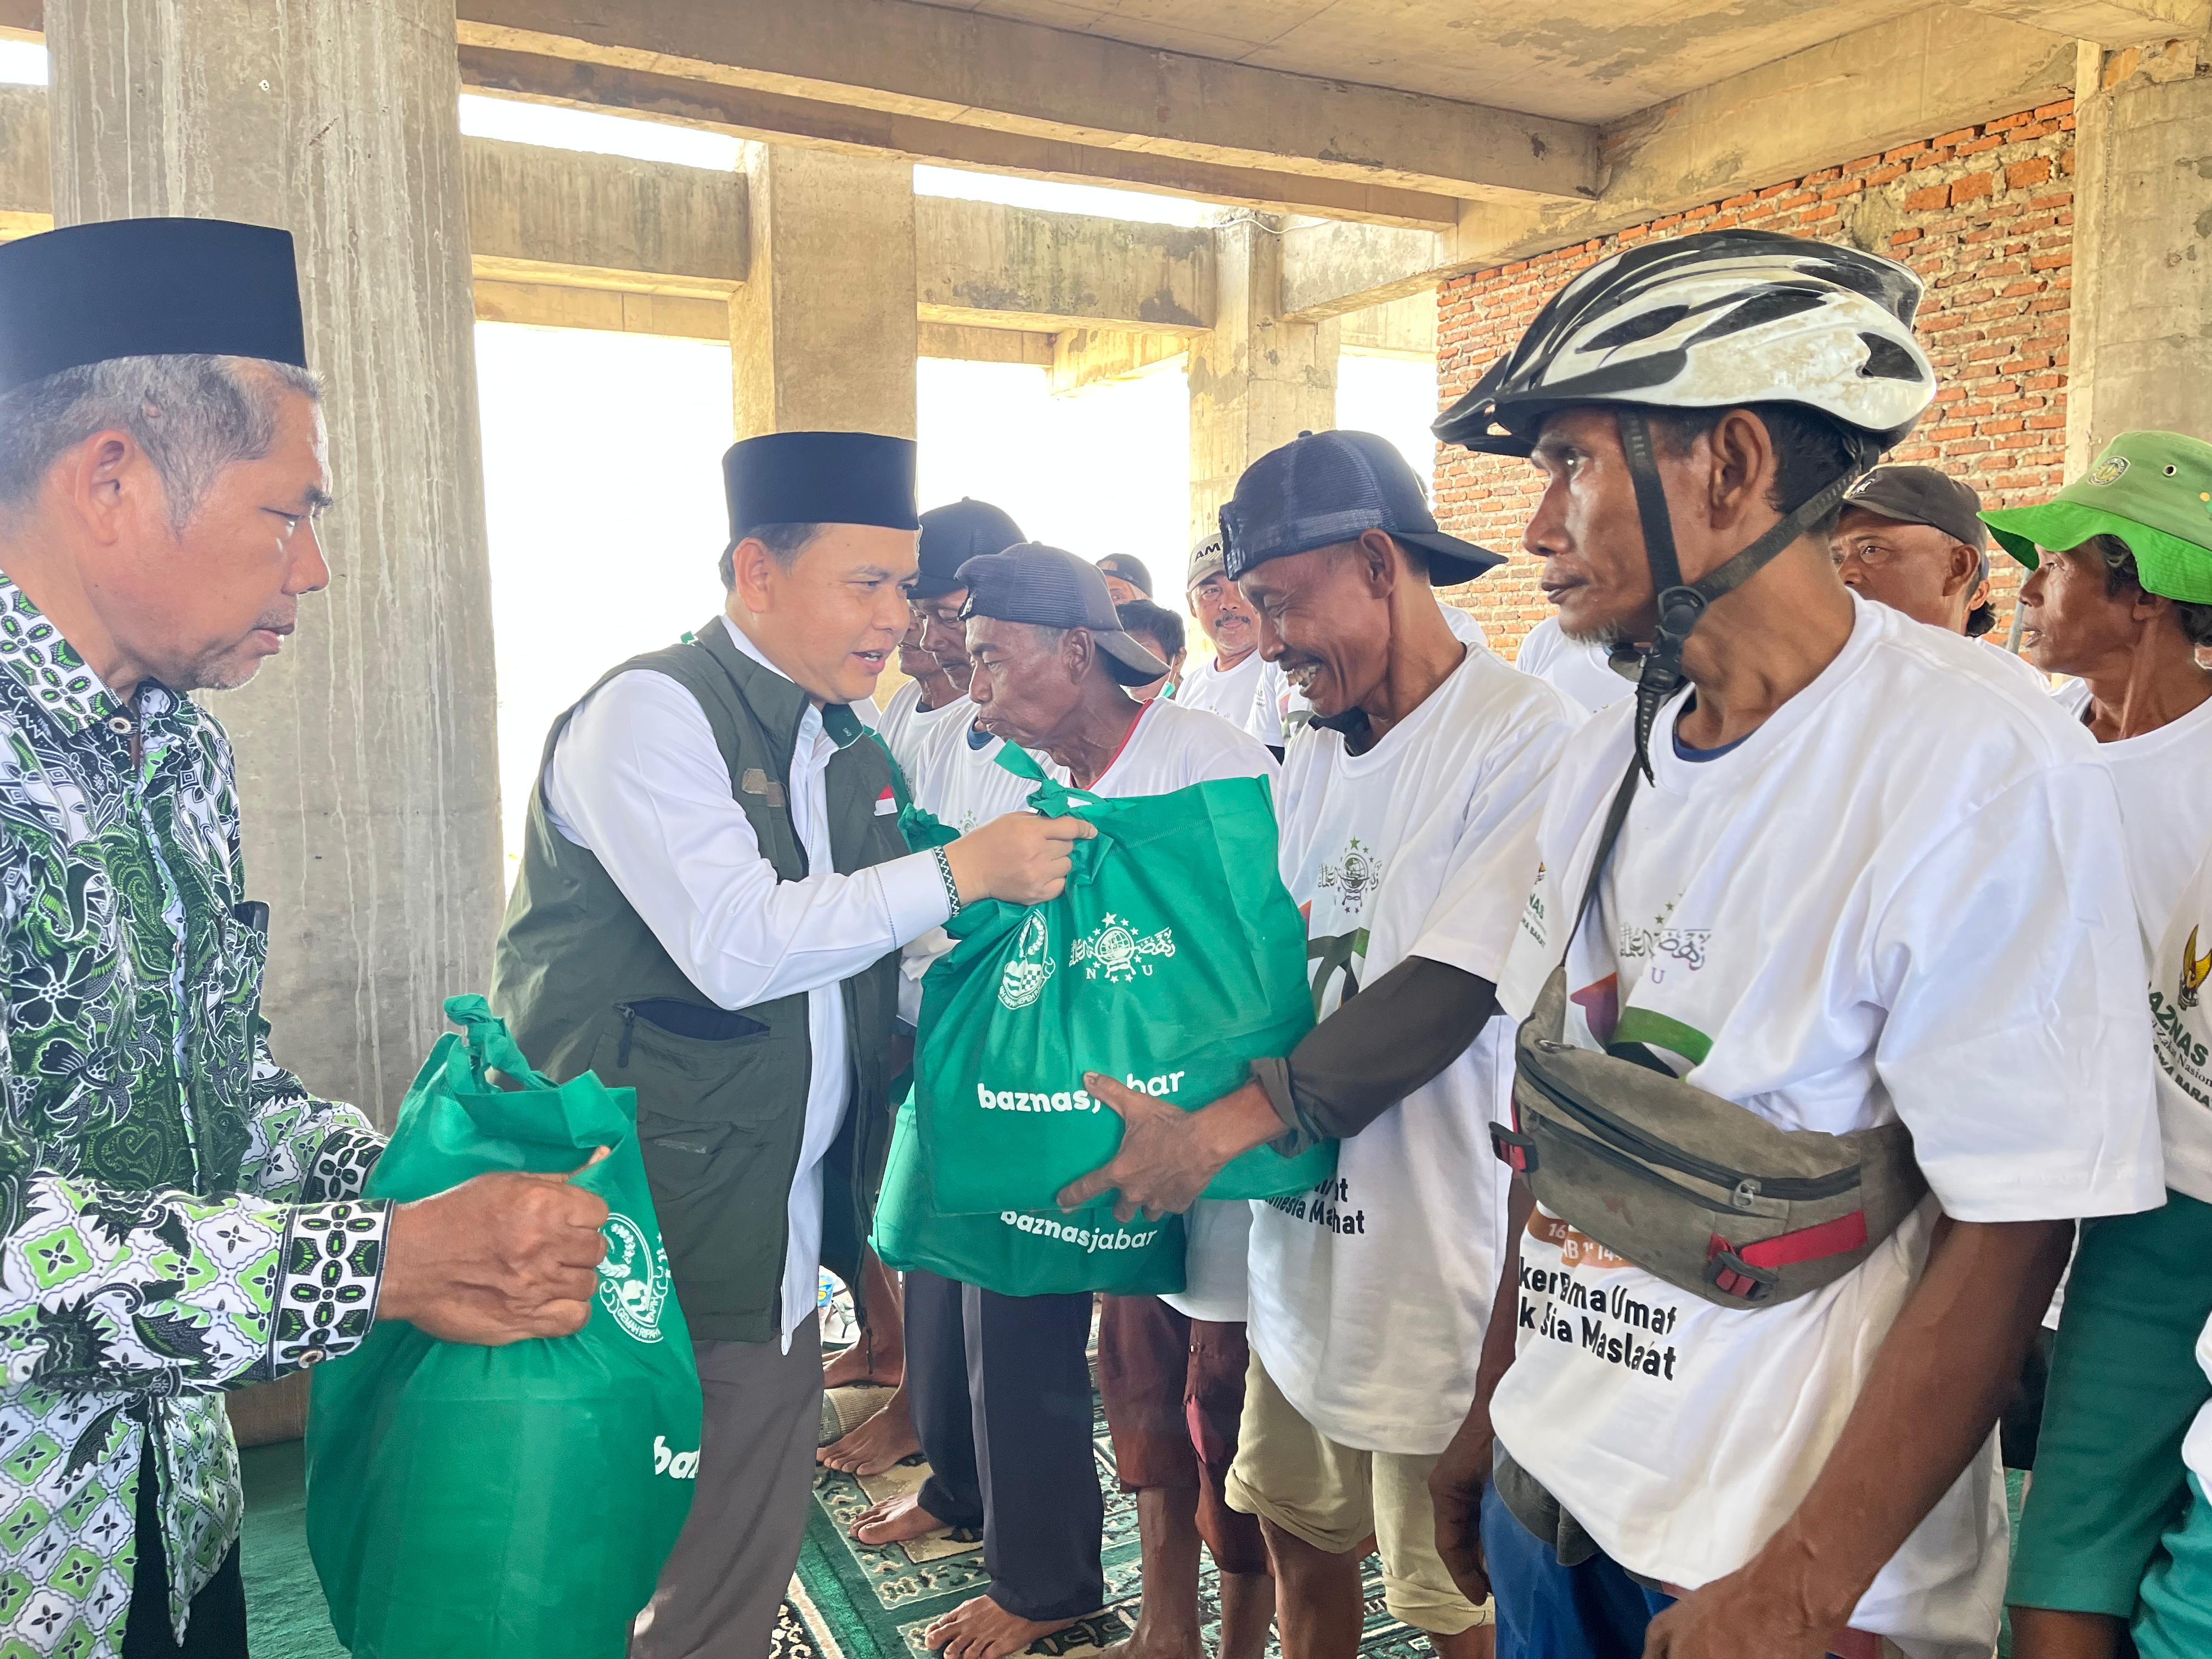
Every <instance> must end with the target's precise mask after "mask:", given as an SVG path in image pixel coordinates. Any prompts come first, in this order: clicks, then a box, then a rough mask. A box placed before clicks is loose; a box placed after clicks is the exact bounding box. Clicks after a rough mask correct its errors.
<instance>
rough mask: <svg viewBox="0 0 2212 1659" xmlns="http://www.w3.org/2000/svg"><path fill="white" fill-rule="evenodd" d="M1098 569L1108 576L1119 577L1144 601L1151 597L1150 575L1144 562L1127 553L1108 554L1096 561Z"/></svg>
mask: <svg viewBox="0 0 2212 1659" xmlns="http://www.w3.org/2000/svg"><path fill="white" fill-rule="evenodd" d="M1098 568H1100V569H1101V570H1103V571H1104V572H1105V573H1106V574H1108V575H1109V576H1119V577H1120V578H1121V580H1123V581H1125V582H1127V583H1128V584H1129V586H1132V587H1133V588H1135V589H1136V590H1137V592H1139V593H1141V594H1143V595H1144V596H1145V597H1146V599H1151V598H1152V572H1151V571H1149V570H1147V569H1146V568H1145V562H1144V561H1143V560H1142V559H1139V558H1137V557H1136V556H1133V555H1132V554H1127V553H1109V554H1108V555H1107V556H1105V557H1104V558H1103V559H1101V560H1099V561H1098Z"/></svg>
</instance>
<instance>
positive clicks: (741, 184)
mask: <svg viewBox="0 0 2212 1659" xmlns="http://www.w3.org/2000/svg"><path fill="white" fill-rule="evenodd" d="M463 165H464V166H465V168H466V171H467V177H468V189H469V237H470V242H471V246H472V248H473V250H474V252H475V255H476V272H477V276H478V277H479V278H483V277H486V276H491V277H501V278H505V279H507V280H510V281H515V282H539V283H544V282H552V283H570V284H574V285H579V286H583V287H594V288H619V289H628V290H629V291H631V292H635V293H648V294H666V295H691V296H694V297H696V298H700V299H706V300H726V298H727V297H728V295H730V293H731V291H732V289H735V288H736V287H737V285H738V283H739V282H740V281H742V280H743V278H744V274H745V262H746V258H747V246H746V217H745V181H744V179H742V178H740V177H738V175H737V174H736V173H714V172H711V171H709V170H708V169H707V168H704V167H672V166H668V165H665V164H662V163H657V162H653V161H633V160H631V159H630V158H629V157H628V156H623V155H585V154H582V153H580V152H578V151H574V150H564V149H547V148H545V147H544V146H543V145H538V144H511V143H501V142H500V141H498V140H496V139H492V138H469V139H465V141H464V155H463Z"/></svg>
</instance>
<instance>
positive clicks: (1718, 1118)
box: [1491, 761, 1928, 1309]
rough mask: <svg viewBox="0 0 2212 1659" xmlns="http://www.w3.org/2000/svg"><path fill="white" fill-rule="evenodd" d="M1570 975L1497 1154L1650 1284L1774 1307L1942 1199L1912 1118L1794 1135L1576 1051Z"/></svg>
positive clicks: (1558, 978)
mask: <svg viewBox="0 0 2212 1659" xmlns="http://www.w3.org/2000/svg"><path fill="white" fill-rule="evenodd" d="M1638 769H1639V768H1638V763H1636V762H1635V761H1631V762H1630V763H1629V769H1628V775H1627V776H1626V778H1625V779H1623V780H1622V781H1621V785H1620V790H1619V792H1618V793H1616V794H1615V795H1614V796H1613V805H1612V808H1611V810H1610V811H1609V812H1608V813H1607V817H1606V823H1605V832H1604V834H1603V836H1601V838H1600V840H1599V843H1598V850H1597V857H1596V859H1595V861H1594V862H1593V863H1592V864H1591V866H1590V873H1589V881H1588V883H1587V884H1585V885H1584V887H1583V896H1582V902H1581V903H1580V905H1579V906H1577V909H1576V911H1575V915H1574V921H1573V924H1572V925H1571V927H1569V928H1568V930H1567V939H1568V943H1569V944H1570V945H1571V944H1572V943H1573V939H1574V935H1575V933H1576V932H1577V930H1578V929H1579V928H1580V927H1581V926H1582V924H1583V921H1584V920H1585V918H1586V917H1587V915H1588V914H1589V908H1590V906H1591V903H1592V902H1593V900H1594V899H1595V895H1596V892H1597V884H1598V878H1599V876H1600V874H1601V872H1603V871H1604V869H1605V865H1606V860H1607V859H1608V858H1609V857H1610V856H1611V855H1612V853H1613V844H1614V843H1615V842H1617V841H1619V840H1620V829H1621V825H1622V824H1623V823H1625V822H1626V819H1627V817H1628V804H1629V800H1630V798H1631V797H1632V796H1633V794H1634V793H1635V792H1636V781H1637V774H1638ZM1566 1011H1567V970H1566V964H1565V953H1564V952H1563V953H1562V959H1561V962H1560V965H1559V967H1558V968H1557V969H1553V973H1552V976H1551V978H1550V979H1549V980H1547V981H1546V982H1545V985H1544V990H1543V994H1541V996H1539V997H1538V998H1537V1000H1536V1005H1535V1007H1534V1009H1533V1010H1532V1011H1531V1012H1530V1013H1529V1015H1528V1018H1527V1019H1526V1020H1524V1021H1522V1024H1521V1029H1520V1032H1519V1035H1518V1036H1517V1037H1516V1042H1515V1048H1516V1056H1515V1058H1516V1067H1515V1072H1514V1079H1513V1125H1512V1127H1511V1128H1510V1129H1509V1128H1507V1127H1505V1126H1504V1125H1503V1124H1492V1126H1491V1145H1492V1150H1493V1151H1495V1152H1496V1153H1497V1155H1498V1158H1499V1159H1500V1160H1501V1161H1502V1162H1504V1163H1505V1164H1510V1165H1511V1166H1512V1167H1513V1168H1514V1169H1516V1170H1519V1171H1521V1172H1522V1174H1523V1175H1525V1176H1528V1184H1529V1186H1530V1188H1532V1189H1533V1190H1534V1193H1535V1195H1536V1200H1537V1202H1539V1203H1540V1204H1541V1205H1542V1206H1544V1208H1545V1209H1546V1210H1547V1211H1549V1212H1551V1213H1552V1214H1553V1215H1554V1216H1557V1217H1559V1218H1560V1219H1561V1220H1563V1221H1565V1222H1566V1223H1567V1224H1568V1225H1570V1226H1571V1227H1573V1228H1574V1229H1575V1230H1576V1231H1578V1232H1580V1233H1582V1234H1583V1235H1584V1236H1585V1237H1589V1238H1593V1239H1595V1240H1596V1241H1597V1242H1598V1243H1600V1244H1602V1245H1603V1246H1604V1247H1605V1248H1606V1249H1608V1250H1611V1251H1613V1253H1614V1254H1616V1255H1620V1256H1623V1257H1626V1259H1627V1260H1628V1261H1632V1262H1633V1263H1634V1264H1635V1265H1636V1266H1638V1267H1641V1268H1643V1269H1644V1271H1645V1272H1646V1273H1650V1274H1652V1275H1654V1276H1655V1277H1656V1278H1659V1279H1665V1280H1666V1281H1667V1282H1668V1284H1670V1285H1678V1286H1680V1288H1681V1289H1683V1290H1686V1291H1693V1292H1694V1293H1696V1294H1697V1295H1699V1296H1701V1297H1704V1298H1705V1300H1706V1301H1708V1302H1712V1303H1717V1304H1720V1305H1721V1306H1723V1307H1727V1308H1737V1309H1746V1308H1766V1307H1772V1306H1774V1305H1776V1304H1779V1303H1784V1302H1789V1301H1791V1300H1793V1299H1795V1298H1796V1297H1801V1296H1805V1295H1808V1294H1809V1293H1810V1292H1812V1291H1817V1290H1819V1289H1820V1287H1821V1286H1822V1285H1830V1284H1832V1283H1834V1282H1835V1281H1836V1280H1837V1279H1841V1278H1842V1277H1843V1276H1844V1274H1845V1273H1849V1272H1850V1271H1851V1269H1852V1268H1854V1267H1857V1266H1858V1265H1859V1263H1861V1262H1862V1261H1865V1260H1866V1259H1867V1257H1868V1256H1869V1255H1872V1254H1873V1252H1874V1249H1875V1246H1877V1245H1878V1244H1880V1243H1881V1242H1882V1241H1883V1240H1884V1239H1886V1238H1887V1237H1889V1236H1890V1234H1892V1233H1893V1232H1895V1231H1897V1229H1898V1228H1899V1226H1900V1225H1903V1223H1904V1221H1905V1217H1907V1216H1908V1215H1910V1214H1911V1213H1912V1211H1913V1209H1914V1207H1915V1206H1917V1205H1918V1203H1919V1202H1920V1200H1921V1198H1922V1196H1923V1194H1925V1193H1926V1192H1927V1190H1928V1182H1927V1180H1926V1178H1925V1177H1924V1176H1922V1174H1921V1173H1920V1166H1919V1165H1918V1164H1917V1163H1915V1162H1914V1160H1913V1157H1912V1137H1911V1133H1910V1132H1909V1131H1908V1130H1907V1129H1906V1128H1905V1126H1904V1125H1903V1124H1902V1123H1887V1124H1883V1125H1882V1126H1881V1127H1878V1128H1873V1129H1861V1130H1857V1131H1856V1132H1854V1133H1850V1134H1843V1135H1832V1134H1824V1133H1820V1132H1819V1131H1817V1130H1812V1129H1784V1128H1781V1127H1778V1126H1776V1125H1774V1124H1772V1123H1770V1122H1768V1121H1766V1120H1765V1118H1763V1117H1761V1116H1759V1114H1758V1113H1756V1112H1753V1111H1751V1110H1749V1109H1747V1108H1745V1107H1742V1106H1739V1105H1737V1104H1736V1103H1735V1102H1734V1101H1732V1100H1723V1099H1722V1098H1721V1097H1719V1096H1718V1095H1714V1094H1708V1093H1707V1092H1706V1091H1704V1090H1703V1089H1696V1088H1692V1087H1691V1086H1690V1085H1688V1084H1686V1083H1685V1082H1683V1081H1682V1080H1681V1079H1679V1078H1677V1077H1676V1076H1675V1075H1674V1073H1673V1072H1672V1071H1670V1070H1669V1069H1668V1067H1667V1066H1666V1064H1665V1062H1664V1061H1662V1060H1660V1059H1659V1058H1658V1057H1657V1056H1656V1055H1655V1054H1652V1053H1651V1052H1650V1050H1649V1049H1647V1048H1644V1047H1643V1046H1642V1045H1641V1044H1638V1043H1615V1044H1613V1046H1612V1047H1611V1048H1607V1049H1595V1048H1577V1047H1575V1046H1573V1045H1571V1044H1570V1043H1569V1042H1567V1041H1566Z"/></svg>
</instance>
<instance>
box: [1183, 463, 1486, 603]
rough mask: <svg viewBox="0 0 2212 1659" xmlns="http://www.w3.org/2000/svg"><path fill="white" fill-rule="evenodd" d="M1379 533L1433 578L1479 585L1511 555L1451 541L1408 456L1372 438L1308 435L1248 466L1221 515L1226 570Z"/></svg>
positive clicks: (1441, 583)
mask: <svg viewBox="0 0 2212 1659" xmlns="http://www.w3.org/2000/svg"><path fill="white" fill-rule="evenodd" d="M1370 530H1380V531H1383V532H1386V533H1387V534H1389V536H1391V537H1393V538H1395V539H1396V540H1398V541H1401V542H1404V543H1407V544H1409V545H1411V546H1413V547H1418V548H1419V549H1420V550H1422V552H1423V553H1424V554H1425V555H1426V556H1427V559H1428V566H1429V582H1430V585H1431V586H1436V587H1450V586H1455V585H1457V584H1458V583H1461V582H1471V581H1473V580H1474V579H1475V578H1476V577H1477V576H1480V575H1481V574H1482V573H1483V572H1484V571H1486V570H1492V569H1495V568H1497V567H1498V566H1499V565H1501V564H1504V562H1505V556H1504V554H1503V553H1493V552H1492V551H1491V550H1489V549H1488V548H1486V547H1477V546H1476V545H1475V544H1474V543H1473V542H1468V541H1462V540H1461V539H1460V538H1458V537H1456V536H1447V535H1446V534H1444V532H1443V531H1441V530H1439V529H1438V528H1437V520H1436V515H1435V514H1434V513H1431V511H1430V510H1429V498H1428V496H1427V495H1426V494H1425V492H1424V491H1423V489H1422V488H1421V481H1420V480H1419V478H1417V477H1414V476H1413V468H1412V467H1410V466H1408V465H1407V464H1406V458H1405V457H1404V456H1402V455H1401V454H1400V453H1398V452H1397V450H1396V449H1395V448H1393V447H1391V445H1390V443H1389V440H1387V439H1384V438H1380V437H1377V436H1376V435H1375V434H1374V433H1372V432H1301V433H1300V434H1298V435H1297V437H1296V438H1294V439H1292V440H1291V441H1290V442H1289V443H1286V444H1285V445H1284V446H1283V447H1281V448H1279V449H1271V450H1269V451H1268V452H1267V453H1266V454H1264V455H1262V456H1261V458H1260V459H1258V460H1256V461H1255V462H1253V463H1252V465H1249V466H1248V467H1246V468H1245V469H1244V473H1243V477H1240V478H1238V479H1237V492H1236V494H1235V495H1231V497H1230V499H1229V501H1227V502H1226V503H1225V505H1224V506H1223V507H1222V509H1221V542H1222V546H1223V548H1224V549H1225V551H1226V553H1227V555H1228V570H1227V573H1226V574H1228V575H1229V576H1230V577H1231V579H1232V580H1237V579H1242V578H1243V576H1244V575H1245V574H1247V573H1248V572H1249V571H1250V570H1251V568H1252V567H1253V566H1255V565H1256V564H1261V563H1264V562H1267V560H1269V559H1281V558H1287V557H1289V556H1291V555H1292V554H1297V553H1308V552H1311V551H1312V550H1314V549H1315V548H1317V547H1328V546H1331V545H1333V544H1335V543H1338V542H1348V541H1352V540H1355V539H1357V538H1358V537H1359V536H1360V535H1361V534H1363V533H1364V532H1367V531H1370Z"/></svg>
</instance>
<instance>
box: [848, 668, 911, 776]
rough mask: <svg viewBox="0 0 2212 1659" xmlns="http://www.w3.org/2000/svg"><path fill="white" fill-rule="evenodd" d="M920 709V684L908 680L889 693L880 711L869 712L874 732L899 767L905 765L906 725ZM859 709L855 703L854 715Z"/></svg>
mask: <svg viewBox="0 0 2212 1659" xmlns="http://www.w3.org/2000/svg"><path fill="white" fill-rule="evenodd" d="M864 701H865V699H864ZM859 708H860V704H858V703H855V704H854V711H855V712H856V713H857V712H858V710H859ZM917 708H921V681H920V680H908V681H907V682H906V683H905V684H903V685H902V686H900V687H899V688H898V690H896V691H894V692H892V693H891V700H890V702H887V703H885V704H884V706H883V708H881V709H880V710H878V709H874V708H871V709H870V711H869V712H870V713H871V714H872V715H873V716H874V724H875V728H876V730H877V731H878V732H881V733H882V734H883V739H884V742H885V743H887V744H890V746H891V755H892V757H893V758H894V759H896V761H897V762H898V763H899V764H900V765H901V766H904V765H905V764H906V756H905V753H904V752H903V749H902V745H903V744H904V743H905V741H906V723H907V721H908V720H910V719H912V718H913V716H914V711H915V709H917Z"/></svg>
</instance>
